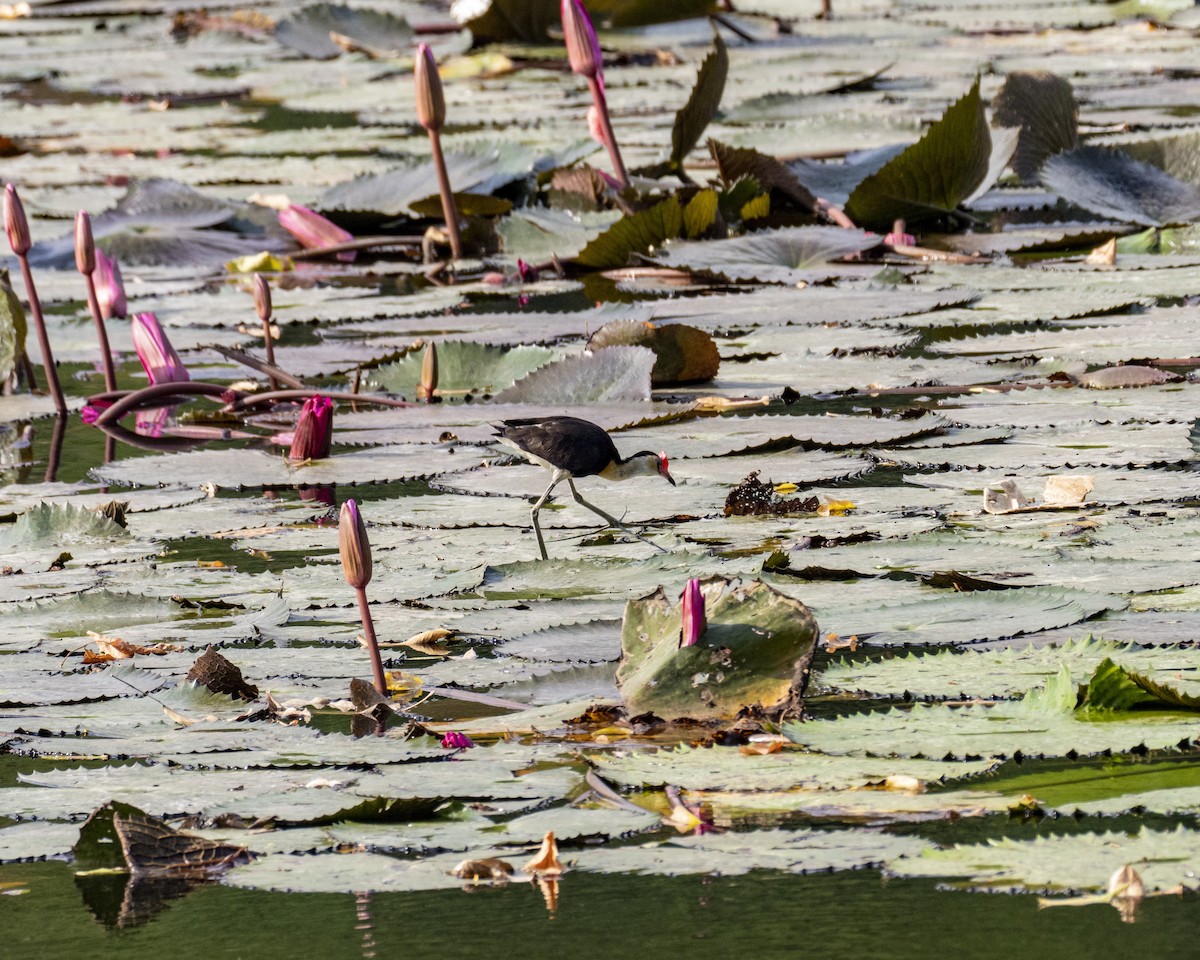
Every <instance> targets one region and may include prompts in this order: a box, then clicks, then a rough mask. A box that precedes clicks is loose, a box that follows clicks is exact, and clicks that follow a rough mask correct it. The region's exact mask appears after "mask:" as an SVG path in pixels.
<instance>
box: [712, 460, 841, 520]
mask: <svg viewBox="0 0 1200 960" xmlns="http://www.w3.org/2000/svg"><path fill="white" fill-rule="evenodd" d="M758 473H759V471H757V470H755V471H754V472H753V473H751V474H750V475H749V476H748V477H746V479H745V480H743V481H742V482H741V483H739V484H738V485H737V486H736V487H734V488H733V489H732V490H730V491H729V496H727V497H726V498H725V511H724V512H725V516H727V517H762V516H773V517H780V516H785V515H787V514H794V513H814V512H815V511H816V510H818V509H819V508H820V506H821V501H820V499H818V498H817V497H805V498H803V499H801V498H799V497H795V498H793V499H791V500H784V499H781V498H779V497H778V496H777V495H776V493H775V487H774V486H773V485H772V484H770V483H768V482H766V481H764V480H759V479H758Z"/></svg>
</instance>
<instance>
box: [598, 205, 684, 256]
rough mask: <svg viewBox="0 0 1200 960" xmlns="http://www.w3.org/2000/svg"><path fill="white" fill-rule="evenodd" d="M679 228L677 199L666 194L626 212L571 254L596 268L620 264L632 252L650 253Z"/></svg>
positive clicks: (672, 236) (681, 220)
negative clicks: (654, 202)
mask: <svg viewBox="0 0 1200 960" xmlns="http://www.w3.org/2000/svg"><path fill="white" fill-rule="evenodd" d="M682 230H683V209H682V207H680V205H679V199H678V198H677V197H675V196H671V197H668V198H667V199H666V200H663V201H662V202H661V203H659V204H657V205H656V206H653V207H651V208H650V209H649V210H643V211H641V213H634V214H630V215H629V216H627V217H623V218H622V219H620V220H618V221H617V222H616V223H614V224H613V225H612V226H611V227H609V228H608V229H607V230H605V231H604V232H603V233H602V234H600V236H598V237H596V239H594V240H592V241H591V243H589V244H588V245H587V246H586V247H584V248H583V249H582V250H581V251H580V252H579V256H578V257H576V258H575V261H576V263H579V264H581V265H582V266H585V267H592V268H593V269H596V270H610V269H612V268H614V267H623V266H625V264H626V263H628V262H629V258H630V257H631V256H632V255H633V254H635V253H650V252H651V251H652V250H653V249H654V248H656V247H659V246H661V245H662V244H663V243H665V242H666V241H667V240H673V239H674V238H675V237H678V236H679V234H680V233H681V232H682Z"/></svg>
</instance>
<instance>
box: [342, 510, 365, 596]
mask: <svg viewBox="0 0 1200 960" xmlns="http://www.w3.org/2000/svg"><path fill="white" fill-rule="evenodd" d="M338 552H339V553H340V554H341V555H342V575H343V576H344V577H345V579H346V582H347V583H348V584H350V586H352V587H354V589H355V590H361V589H363V588H364V587H366V585H367V584H368V583H370V582H371V541H370V540H369V539H367V525H366V524H365V523H364V522H363V518H362V515H361V514H360V513H359V512H358V504H357V503H355V502H354V501H353V500H347V501H346V502H345V503H343V504H342V510H341V513H340V514H339V516H338Z"/></svg>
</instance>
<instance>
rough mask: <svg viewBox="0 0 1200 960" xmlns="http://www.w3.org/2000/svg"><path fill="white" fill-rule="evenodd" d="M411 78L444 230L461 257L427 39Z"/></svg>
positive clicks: (442, 113) (442, 115) (441, 102)
mask: <svg viewBox="0 0 1200 960" xmlns="http://www.w3.org/2000/svg"><path fill="white" fill-rule="evenodd" d="M413 79H414V81H415V83H416V87H417V122H418V123H419V124H421V126H423V127H424V128H425V129H426V130H428V131H429V147H430V150H431V151H432V152H433V166H434V169H435V170H436V171H437V178H438V191H439V192H440V193H441V195H442V217H443V218H444V219H445V221H446V232H447V233H448V234H449V235H450V253H451V254H452V255H453V257H454V259H455V260H459V259H461V258H462V233H461V232H460V231H459V229H458V205H457V204H456V203H455V202H454V191H453V189H451V187H450V174H449V172H447V170H446V158H445V156H443V155H442V135H441V130H442V127H443V126H444V125H445V123H446V98H445V96H444V95H443V94H442V78H441V77H440V76H439V75H438V69H437V60H435V59H434V56H433V51H432V50H430V49H429V44H427V43H422V44H420V45H419V46H418V47H417V60H416V63H415V64H414V65H413Z"/></svg>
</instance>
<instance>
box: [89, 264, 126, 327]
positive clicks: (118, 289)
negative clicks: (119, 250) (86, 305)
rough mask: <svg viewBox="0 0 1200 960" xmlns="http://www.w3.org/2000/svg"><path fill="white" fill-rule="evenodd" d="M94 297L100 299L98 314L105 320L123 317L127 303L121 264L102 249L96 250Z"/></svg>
mask: <svg viewBox="0 0 1200 960" xmlns="http://www.w3.org/2000/svg"><path fill="white" fill-rule="evenodd" d="M92 277H93V279H94V280H95V281H96V299H97V300H99V301H100V315H101V316H102V317H104V319H105V320H111V319H112V318H113V317H125V316H127V315H128V312H129V305H128V303H126V301H125V281H124V280H123V279H122V277H121V264H120V263H118V262H117V261H116V260H115V259H114V258H112V257H110V256H108V254H106V253H105V252H104V251H103V250H100V249H97V250H96V272H95V273H94V274H93V275H92Z"/></svg>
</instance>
